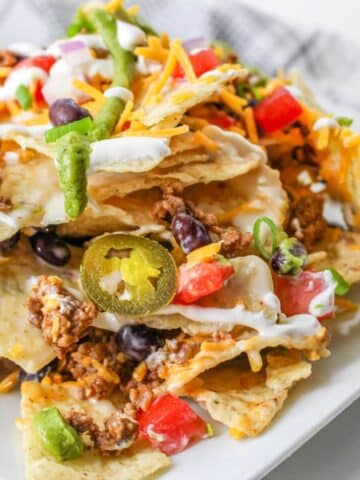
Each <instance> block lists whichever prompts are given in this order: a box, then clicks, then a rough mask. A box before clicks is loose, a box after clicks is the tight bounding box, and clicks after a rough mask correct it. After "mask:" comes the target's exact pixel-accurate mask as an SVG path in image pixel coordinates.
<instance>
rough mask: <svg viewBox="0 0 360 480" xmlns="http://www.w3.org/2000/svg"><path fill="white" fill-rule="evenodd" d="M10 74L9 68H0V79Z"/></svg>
mask: <svg viewBox="0 0 360 480" xmlns="http://www.w3.org/2000/svg"><path fill="white" fill-rule="evenodd" d="M10 72H11V68H9V67H0V78H6V77H7V76H8V75H9V73H10Z"/></svg>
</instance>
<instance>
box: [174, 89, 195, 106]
mask: <svg viewBox="0 0 360 480" xmlns="http://www.w3.org/2000/svg"><path fill="white" fill-rule="evenodd" d="M193 96H194V92H193V91H190V90H189V91H187V92H180V93H174V94H173V95H171V97H170V98H171V102H172V103H174V104H175V105H181V104H182V103H184V102H185V101H186V100H189V99H190V98H193Z"/></svg>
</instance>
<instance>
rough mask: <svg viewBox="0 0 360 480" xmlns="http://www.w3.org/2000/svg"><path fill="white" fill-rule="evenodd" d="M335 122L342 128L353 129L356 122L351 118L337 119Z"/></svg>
mask: <svg viewBox="0 0 360 480" xmlns="http://www.w3.org/2000/svg"><path fill="white" fill-rule="evenodd" d="M335 120H336V121H337V123H338V124H339V125H340V127H351V125H352V124H353V123H354V120H353V119H352V118H349V117H336V118H335Z"/></svg>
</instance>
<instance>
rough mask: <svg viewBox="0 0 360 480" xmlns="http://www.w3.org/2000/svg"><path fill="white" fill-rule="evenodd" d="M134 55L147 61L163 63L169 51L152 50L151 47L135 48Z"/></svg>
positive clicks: (161, 49)
mask: <svg viewBox="0 0 360 480" xmlns="http://www.w3.org/2000/svg"><path fill="white" fill-rule="evenodd" d="M134 53H135V55H137V56H140V57H144V58H147V59H148V60H154V61H155V62H159V63H165V62H166V60H167V58H168V55H169V50H167V49H165V48H162V47H161V48H153V47H136V48H135V51H134Z"/></svg>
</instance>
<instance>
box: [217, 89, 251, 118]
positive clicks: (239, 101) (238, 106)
mask: <svg viewBox="0 0 360 480" xmlns="http://www.w3.org/2000/svg"><path fill="white" fill-rule="evenodd" d="M220 97H221V99H222V101H223V102H224V103H225V105H227V106H228V107H229V108H231V110H232V111H233V112H235V113H236V114H237V115H239V116H241V117H242V116H243V115H244V109H243V107H244V106H245V105H247V101H246V100H245V99H244V98H240V97H238V96H236V95H234V94H233V93H231V92H229V91H228V90H227V89H226V88H225V87H223V88H222V89H221V90H220Z"/></svg>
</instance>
